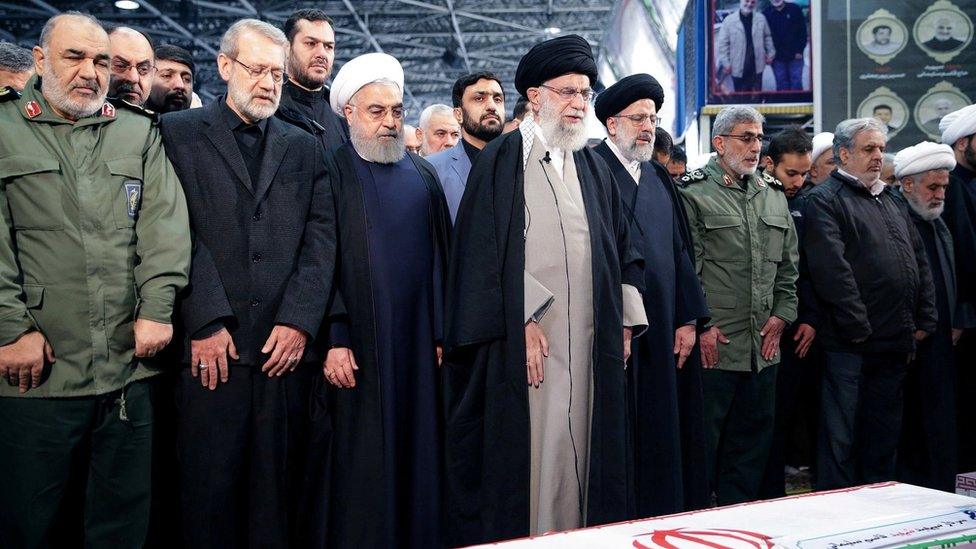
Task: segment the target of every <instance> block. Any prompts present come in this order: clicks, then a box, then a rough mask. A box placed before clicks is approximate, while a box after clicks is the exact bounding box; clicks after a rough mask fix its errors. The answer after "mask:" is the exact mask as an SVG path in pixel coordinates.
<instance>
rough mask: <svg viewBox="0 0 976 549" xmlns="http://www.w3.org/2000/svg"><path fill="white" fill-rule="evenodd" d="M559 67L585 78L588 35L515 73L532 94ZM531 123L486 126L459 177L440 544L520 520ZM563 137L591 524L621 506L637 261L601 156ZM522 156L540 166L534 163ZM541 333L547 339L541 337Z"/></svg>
mask: <svg viewBox="0 0 976 549" xmlns="http://www.w3.org/2000/svg"><path fill="white" fill-rule="evenodd" d="M567 74H573V75H577V76H579V75H585V76H589V78H590V82H591V85H592V81H593V80H595V77H596V64H595V61H594V59H593V57H592V53H591V51H590V47H589V45H588V44H587V43H586V42H585V40H583V39H582V38H580V37H578V36H565V37H560V38H557V39H554V40H550V41H548V42H544V43H542V44H539V45H537V46H535V47H534V48H532V50H531V51H530V52H529V53H528V54H527V55H526V56H525V57H523V59H522V61H521V62H520V64H519V68H518V70H517V72H516V78H515V85H516V88H517V89H518V90H519V92H520V93H522V95H523V96H526V97H528V98H529V99H530V101H532V100H533V94H532V93H527V90H529V91H530V92H538V93H541V89H539V87H540V85H542V84H544V83H546V82H548V81H550V80H552V79H554V78H557V77H560V76H563V75H567ZM582 80H584V81H585V80H586V79H585V78H584V79H582ZM533 88H535V89H533ZM579 89H580V88H577V89H576V91H577V93H576V95H575V96H574V97H573V99H572V101H573V102H575V101H576V99H578V97H579ZM585 91H586V93H590V92H589V90H585ZM554 93H555V92H554ZM536 97H538V95H536ZM539 100H540V101H541V99H539ZM548 100H549V99H547V101H548ZM576 104H577V105H579V103H576ZM532 108H533V111H534V112H535V114H536V115H538V112H539V109H540V106H539V105H538V104H535V103H533V104H532ZM583 108H584V109H585V108H586V107H583ZM526 120H527V121H531V120H533V117H526ZM531 126H536V125H535V124H534V123H530V124H526V122H525V121H523V125H522V126H520V127H519V130H518V131H513V132H510V133H508V134H505V135H503V136H501V137H499V138H497V139H495V140H494V141H492V142H491V143H489V144H488V145H487V146H486V147H485V148H484V149H483V150H482V152H481V154H480V155H479V156H478V158H477V160H476V161H475V163H474V165H473V167H472V169H471V173H470V175H469V177H468V182H467V186H466V189H465V194H464V197H463V198H462V200H461V204H460V207H459V210H458V215H457V219H456V223H455V233H454V234H455V243H454V247H453V248H452V255H451V258H452V261H451V268H450V270H449V276H448V308H447V311H448V318H447V338H446V341H445V350H446V353H447V354H446V360H445V367H444V379H445V389H444V399H445V408H446V416H447V417H446V421H447V425H446V432H445V446H446V452H445V459H446V463H445V484H446V492H445V494H446V495H445V498H446V499H445V509H446V511H447V515H446V520H447V529H446V531H447V532H448V533H449V539H448V542H449V543H450V544H451V545H466V544H472V543H476V542H484V541H489V540H499V539H506V538H514V537H520V536H525V535H528V533H529V531H530V477H531V476H532V474H533V473H532V471H530V462H531V455H530V454H531V452H530V438H531V436H530V434H531V433H532V428H531V426H530V412H531V406H530V395H529V393H528V391H530V390H532V391H535V390H537V388H538V386H536V387H533V388H531V389H530V388H529V387H528V384H527V382H526V380H527V377H526V376H527V373H526V363H527V354H526V341H525V340H526V337H525V330H526V320H525V315H524V313H525V311H524V306H525V301H526V299H525V296H526V285H525V283H524V279H525V278H524V277H526V276H527V274H528V273H527V271H526V268H527V263H528V260H527V258H526V254H525V247H526V240H525V238H526V234H527V231H528V229H527V219H526V196H527V193H528V190H527V189H526V187H525V186H524V185H525V181H526V178H527V175H526V174H527V173H529V172H527V171H526V170H528V169H530V167H529V166H527V165H526V164H525V160H524V158H523V154H524V153H525V152H526V149H525V147H524V145H525V143H526V139H527V138H526V137H525V136H526V133H527V132H528V136H529V138H532V139H534V142H537V141H538V139H539V138H538V135H537V134H533V133H532V132H535V131H537V130H538V126H536V128H535V129H532V128H531ZM528 150H529V152H530V153H531V154H533V155H536V156H540V157H541V155H539V154H538V152H533V151H532V149H528ZM573 150H575V152H572V153H569V152H568V150H567V151H566V152H565V156H563V158H565V163H566V166H567V167H566V173H570V168H569V165H570V163H572V165H573V167H574V168H573V171H575V173H576V174H577V177H578V179H579V189H580V192H581V199H582V202H583V205H584V206H585V211H586V221H585V223H586V229H587V231H588V233H589V234H588V242H589V247H590V252H591V258H590V265H591V272H592V295H580V294H578V293H577V294H574V295H573V299H576V298H577V296H578V297H579V298H581V299H584V300H586V301H587V302H589V303H591V305H590V306H591V307H592V322H593V324H592V326H593V331H592V346H591V348H592V352H591V353H590V355H589V356H588V357H584V358H583V359H582V360H584V361H585V363H588V364H589V366H590V368H591V373H592V384H591V387H592V393H591V398H590V402H591V405H592V416H591V420H590V422H589V424H588V425H589V431H590V437H589V438H588V439H587V440H583V441H578V443H579V444H582V445H586V446H587V447H588V448H587V450H588V458H589V468H588V475H587V476H586V478H583V479H578V481H579V482H580V483H581V484H585V485H586V489H587V490H588V492H587V498H585V505H583V503H582V502H581V503H580V507H581V509H579V511H580V514H581V515H582V516H583V517H585V524H586V525H594V524H602V523H607V522H613V521H619V520H623V519H626V518H627V517H629V516H631V514H632V511H631V509H629V508H628V507H629V506H630V504H631V503H632V496H631V491H632V489H633V479H632V478H630V476H629V475H628V467H627V461H628V460H627V441H626V429H627V428H626V421H627V417H626V394H625V390H626V389H625V371H624V367H623V352H624V350H623V341H622V339H623V338H622V337H621V330H622V327H623V322H624V307H625V298H624V295H623V291H622V286H623V285H630V286H632V287H633V288H637V289H640V288H641V287H642V286H643V273H642V263H641V261H640V259H639V257H637V255H636V250H635V249H633V248H632V247H631V246H630V244H629V226H628V223H627V219H626V216H625V214H624V211H623V205H622V203H621V201H620V195H619V191H618V188H617V185H616V183H615V181H614V179H613V175H612V174H611V172H610V170H609V168H608V167H607V164H606V162H605V161H604V160H603V159H602V158H601V157H599V156H598V155H597V154H596V153H594V152H593V151H591V150H590V149H588V148H586V147H582V148H580V149H579V150H576V148H575V147H574V148H573ZM559 154H560V155H562V154H564V153H563V152H559ZM553 156H556V155H555V154H554V155H553ZM548 159H549V155H548V154H547V155H546V157H545V158H544V159H540V160H539V162H540V164H539V165H540V166H542V167H543V168H544V169H546V170H548V167H546V166H545V165H544V163H545V162H550V161H549V160H548ZM552 162H555V161H554V160H553V161H552ZM531 169H532V170H536V171H537V172H538V171H539V170H538V167H533V168H531ZM533 177H535V176H533ZM537 222H538V220H537V219H533V223H537ZM641 316H644V315H643V314H641ZM559 344H565V342H559ZM571 344H576V343H575V342H574V343H571ZM553 345H554V343H553V341H552V340H550V349H552V348H553ZM547 379H548V378H547ZM571 455H572V454H571V453H570V456H571ZM570 459H571V457H570ZM566 491H567V497H575V492H576V490H575V489H574V488H569V489H568V490H566ZM570 491H571V492H572V493H573V495H572V496H570V495H569V492H570Z"/></svg>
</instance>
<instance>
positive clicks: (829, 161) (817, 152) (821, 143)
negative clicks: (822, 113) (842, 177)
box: [810, 132, 837, 185]
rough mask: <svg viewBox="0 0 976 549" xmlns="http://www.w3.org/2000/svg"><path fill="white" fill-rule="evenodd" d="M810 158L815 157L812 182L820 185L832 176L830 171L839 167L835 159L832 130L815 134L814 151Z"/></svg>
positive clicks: (811, 174)
mask: <svg viewBox="0 0 976 549" xmlns="http://www.w3.org/2000/svg"><path fill="white" fill-rule="evenodd" d="M810 158H812V159H813V166H811V167H810V182H811V183H813V184H814V185H819V184H821V183H823V182H824V181H826V180H827V178H828V177H830V172H832V171H834V168H836V167H837V161H836V160H834V134H832V133H830V132H820V133H818V134H817V135H815V136H813V151H812V152H811V155H810Z"/></svg>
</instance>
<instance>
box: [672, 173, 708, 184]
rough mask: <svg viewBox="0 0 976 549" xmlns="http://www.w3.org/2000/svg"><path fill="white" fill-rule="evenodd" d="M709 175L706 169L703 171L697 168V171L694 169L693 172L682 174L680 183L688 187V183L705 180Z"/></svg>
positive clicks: (679, 179)
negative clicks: (706, 173)
mask: <svg viewBox="0 0 976 549" xmlns="http://www.w3.org/2000/svg"><path fill="white" fill-rule="evenodd" d="M707 177H708V176H706V175H705V172H704V171H702V170H695V171H692V172H688V173H686V174H684V175H682V176H681V177H679V178H678V185H679V186H681V187H687V186H688V185H691V184H692V183H698V182H701V181H704V180H705V179H706V178H707Z"/></svg>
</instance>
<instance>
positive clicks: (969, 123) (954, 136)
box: [939, 105, 976, 147]
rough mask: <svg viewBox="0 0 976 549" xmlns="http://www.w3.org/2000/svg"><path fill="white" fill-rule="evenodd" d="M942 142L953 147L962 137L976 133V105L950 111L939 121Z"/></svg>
mask: <svg viewBox="0 0 976 549" xmlns="http://www.w3.org/2000/svg"><path fill="white" fill-rule="evenodd" d="M939 131H941V132H942V142H943V143H945V144H946V145H949V146H950V147H952V146H953V145H955V143H956V141H959V138H960V137H968V136H970V135H973V134H976V105H970V106H968V107H963V108H961V109H959V110H958V111H953V112H950V113H949V114H947V115H945V116H943V117H942V120H941V121H939Z"/></svg>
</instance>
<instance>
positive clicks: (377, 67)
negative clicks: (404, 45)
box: [308, 53, 451, 548]
mask: <svg viewBox="0 0 976 549" xmlns="http://www.w3.org/2000/svg"><path fill="white" fill-rule="evenodd" d="M402 90H403V71H402V69H401V68H400V64H399V63H398V62H397V61H396V60H395V59H394V58H392V57H390V56H388V55H386V54H381V53H373V54H366V55H363V56H360V57H357V58H355V59H353V60H351V61H349V62H348V63H346V64H345V65H344V66H343V67H342V70H341V71H340V72H339V74H338V75H337V76H336V79H335V84H334V86H333V97H332V105H333V108H335V109H336V110H337V111H340V112H343V113H344V114H345V116H346V118H347V120H349V123H350V136H351V138H350V141H349V142H348V143H346V144H344V145H342V146H340V147H339V148H338V149H336V150H335V151H334V161H335V164H336V166H337V171H338V174H339V176H338V178H336V179H337V181H336V183H335V196H336V207H337V227H338V233H339V259H338V265H337V287H338V295H337V299H336V301H335V302H334V305H333V307H332V309H331V311H330V316H329V323H330V330H329V331H330V334H329V339H330V341H329V344H330V347H331V349H330V350H329V353H328V357H327V359H326V361H325V364H324V376H325V380H326V381H327V382H328V385H327V386H326V387H319V390H320V392H319V397H320V399H319V405H320V406H321V396H322V395H321V391H323V390H324V391H325V392H326V393H327V395H326V398H325V400H326V402H327V404H326V405H327V408H328V415H329V417H330V420H331V427H332V440H331V459H329V460H328V463H327V464H325V465H327V466H328V470H327V471H326V472H325V473H324V474H322V476H323V477H324V478H318V477H315V476H311V477H310V479H312V480H313V482H310V486H309V487H308V489H309V490H313V491H318V490H321V485H322V484H324V485H325V491H324V493H322V494H321V495H324V496H325V497H326V501H324V502H323V501H321V499H319V500H313V501H312V503H311V508H309V513H310V514H311V515H312V520H324V521H325V523H324V524H323V527H324V533H323V532H321V531H320V534H321V537H319V538H318V539H315V540H313V542H312V544H313V545H314V546H317V547H367V548H371V547H416V548H431V547H433V548H436V547H439V546H440V545H441V541H440V540H441V505H440V500H441V498H440V495H441V490H440V488H441V485H440V470H441V463H442V462H441V432H442V427H441V424H440V422H439V412H440V410H439V407H438V397H437V395H438V387H439V385H438V375H439V374H438V355H439V352H438V349H439V345H440V342H441V340H442V339H443V335H442V334H443V321H442V319H443V288H444V284H443V280H444V273H445V271H446V259H447V252H448V246H449V227H450V225H451V221H450V214H449V213H448V209H447V202H446V200H445V198H444V194H443V192H442V191H441V189H440V184H439V183H438V181H437V176H436V174H435V172H434V170H433V168H432V167H431V166H430V165H429V164H428V163H427V162H426V161H424V160H422V159H421V158H420V157H418V156H416V155H413V154H409V155H408V154H406V151H405V148H404V144H403V104H402V102H403V91H402ZM353 105H355V106H353ZM340 302H341V304H340ZM350 354H351V359H352V361H354V362H352V361H350V360H349V359H350ZM318 411H319V415H320V416H321V415H322V413H324V412H323V411H322V410H321V409H319V410H318ZM322 428H323V429H325V428H326V427H324V426H323V427H322Z"/></svg>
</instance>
